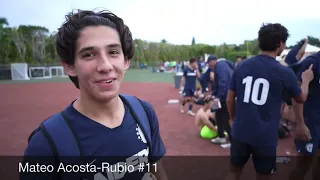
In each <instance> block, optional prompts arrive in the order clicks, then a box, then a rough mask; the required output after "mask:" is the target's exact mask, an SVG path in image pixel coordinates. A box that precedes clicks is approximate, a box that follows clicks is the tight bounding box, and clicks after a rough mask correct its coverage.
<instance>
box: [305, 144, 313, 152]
mask: <svg viewBox="0 0 320 180" xmlns="http://www.w3.org/2000/svg"><path fill="white" fill-rule="evenodd" d="M312 149H313V144H312V143H308V144H306V150H307V151H308V152H309V153H311V152H312Z"/></svg>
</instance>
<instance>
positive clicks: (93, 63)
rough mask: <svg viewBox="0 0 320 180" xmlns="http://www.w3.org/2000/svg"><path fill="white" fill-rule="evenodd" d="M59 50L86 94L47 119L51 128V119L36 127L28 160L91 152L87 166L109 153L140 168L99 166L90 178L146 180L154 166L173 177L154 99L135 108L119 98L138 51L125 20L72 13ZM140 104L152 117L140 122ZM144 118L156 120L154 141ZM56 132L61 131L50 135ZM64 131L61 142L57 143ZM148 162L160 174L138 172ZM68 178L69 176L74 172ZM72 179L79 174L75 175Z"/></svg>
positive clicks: (112, 162)
mask: <svg viewBox="0 0 320 180" xmlns="http://www.w3.org/2000/svg"><path fill="white" fill-rule="evenodd" d="M56 49H57V52H58V54H59V56H60V58H61V60H62V64H63V66H64V68H65V71H66V73H67V74H68V75H69V77H70V79H71V80H72V82H73V83H74V85H75V86H76V87H77V88H78V89H79V90H80V97H79V98H78V99H76V100H75V101H73V102H72V103H71V104H70V105H69V106H68V107H67V108H66V109H65V110H63V112H62V113H61V114H62V116H63V118H62V117H61V116H60V114H59V113H57V114H56V115H54V116H52V117H50V118H49V119H48V120H47V121H46V122H50V123H51V124H50V126H49V125H48V123H47V124H42V126H41V128H39V129H37V130H36V131H34V133H33V135H32V137H30V141H29V144H28V147H27V148H26V150H25V159H27V160H32V159H28V157H30V156H50V157H52V156H54V157H55V158H57V156H58V158H62V157H61V156H63V155H65V156H76V157H77V156H85V157H94V159H93V160H92V161H91V160H90V162H84V164H87V163H90V164H92V163H94V164H95V165H96V166H97V167H101V164H100V163H101V162H100V157H101V158H102V157H104V158H106V159H107V160H106V161H108V162H110V165H118V164H122V165H123V164H127V165H132V166H134V167H135V170H134V172H131V173H130V172H128V171H126V172H118V171H115V172H110V171H109V172H106V171H104V172H100V170H97V169H96V170H97V172H93V173H91V174H89V175H88V177H86V178H88V179H92V178H94V179H143V178H146V176H150V175H148V173H147V172H146V171H149V170H150V171H152V172H153V173H154V175H155V176H156V177H157V179H167V178H166V174H165V172H164V169H163V167H162V165H161V161H160V160H161V158H162V157H163V156H164V155H165V153H166V149H165V147H164V144H163V142H162V139H161V136H160V131H159V122H158V118H157V115H156V113H155V110H154V109H153V107H152V105H151V104H150V103H148V102H146V101H142V100H141V103H140V104H139V105H137V106H136V107H132V106H130V105H129V104H130V103H128V102H129V101H128V98H125V97H124V96H119V89H120V85H121V83H122V81H123V78H124V75H125V72H126V71H127V69H128V68H129V65H130V59H131V58H132V57H133V55H134V49H135V46H134V42H133V40H132V36H131V32H130V30H129V28H128V27H127V26H126V25H125V24H124V23H123V20H122V19H121V18H119V17H117V16H116V15H114V14H112V13H111V12H107V11H101V12H98V13H95V12H92V11H79V12H77V13H71V14H69V15H68V16H67V20H66V22H65V23H64V24H63V25H62V26H61V27H60V28H59V30H58V33H57V37H56ZM140 105H142V106H143V108H142V107H141V108H142V109H144V111H145V113H146V117H147V118H148V119H147V120H146V121H142V119H140V123H139V121H138V120H137V116H141V114H138V113H136V114H134V113H133V112H134V111H135V110H137V108H140ZM138 106H139V107H138ZM63 121H65V122H66V123H67V124H68V127H69V128H70V129H71V130H72V131H70V133H68V132H69V131H67V130H66V129H64V128H62V127H60V126H61V122H63ZM144 122H150V127H147V128H150V130H151V138H150V140H151V142H149V143H147V140H146V139H147V138H146V134H148V133H145V132H147V130H146V129H145V128H143V127H146V126H144V125H143V123H144ZM43 125H48V126H47V127H50V129H48V128H43ZM57 130H58V131H59V130H60V131H61V132H59V133H57ZM52 131H56V133H51V137H50V136H48V135H49V134H50V132H52ZM60 134H61V139H60V141H61V142H59V143H58V142H54V141H55V140H57V138H56V137H58V136H59V135H60ZM70 139H72V140H75V141H76V142H77V143H76V145H77V147H78V148H79V153H78V152H76V151H74V150H75V149H70V148H72V147H71V146H70V143H73V141H71V140H70ZM63 140H64V141H63ZM57 143H58V144H57ZM65 147H67V148H65ZM111 157H114V158H111ZM110 158H111V159H110ZM146 158H147V160H146ZM74 160H79V161H80V160H82V159H81V158H80V157H79V158H75V159H74ZM103 161H104V159H103ZM143 162H149V163H152V164H150V165H151V166H155V165H154V163H157V164H156V172H155V168H150V169H149V170H148V169H147V170H146V171H143V172H140V171H138V170H137V166H139V164H140V163H143ZM104 170H106V169H104ZM86 172H87V171H86ZM69 174H70V173H69ZM42 176H44V175H43V174H41V173H40V174H37V173H35V174H28V173H26V174H22V175H21V179H22V180H27V179H42V178H41V177H42ZM63 176H68V173H66V174H63ZM58 177H61V174H60V173H50V174H49V175H48V177H44V178H43V179H59V178H58ZM65 178H66V177H65ZM82 178H83V177H82ZM66 179H77V178H76V177H75V176H71V177H69V178H66ZM78 179H79V178H78Z"/></svg>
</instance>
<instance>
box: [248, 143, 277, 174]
mask: <svg viewBox="0 0 320 180" xmlns="http://www.w3.org/2000/svg"><path fill="white" fill-rule="evenodd" d="M276 159H277V147H276V146H275V147H252V160H253V165H254V168H255V170H256V179H257V180H269V179H271V177H272V174H273V173H274V172H275V171H276Z"/></svg>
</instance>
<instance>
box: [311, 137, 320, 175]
mask: <svg viewBox="0 0 320 180" xmlns="http://www.w3.org/2000/svg"><path fill="white" fill-rule="evenodd" d="M318 143H319V145H318V150H317V157H316V163H315V165H314V167H313V169H312V178H313V180H315V179H320V142H318Z"/></svg>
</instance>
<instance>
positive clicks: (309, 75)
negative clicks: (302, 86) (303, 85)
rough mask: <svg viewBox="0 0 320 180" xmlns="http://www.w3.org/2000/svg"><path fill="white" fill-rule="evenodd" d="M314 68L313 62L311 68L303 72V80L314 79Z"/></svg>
mask: <svg viewBox="0 0 320 180" xmlns="http://www.w3.org/2000/svg"><path fill="white" fill-rule="evenodd" d="M312 68H313V64H311V65H310V66H309V68H308V69H307V70H305V71H304V72H303V73H302V76H301V79H302V82H310V81H312V79H313V78H314V74H313V71H312Z"/></svg>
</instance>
